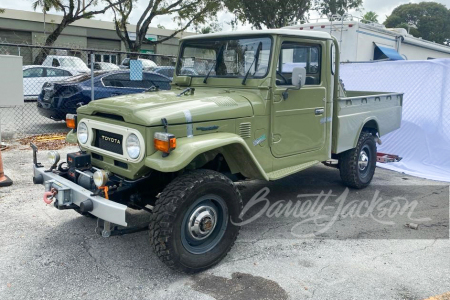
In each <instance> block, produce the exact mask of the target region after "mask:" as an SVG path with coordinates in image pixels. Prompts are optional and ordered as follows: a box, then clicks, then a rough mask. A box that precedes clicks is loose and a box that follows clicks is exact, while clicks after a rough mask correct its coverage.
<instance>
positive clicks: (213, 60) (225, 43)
mask: <svg viewBox="0 0 450 300" xmlns="http://www.w3.org/2000/svg"><path fill="white" fill-rule="evenodd" d="M271 46H272V39H271V38H269V37H252V38H233V39H229V38H227V39H217V40H211V39H195V40H187V41H185V42H184V43H183V46H182V47H183V48H182V52H181V53H182V54H181V55H180V58H179V61H178V67H177V75H188V74H186V73H187V72H184V71H183V70H186V69H190V70H193V71H194V72H192V73H194V74H195V75H194V76H206V75H208V73H209V77H232V78H242V77H244V76H245V75H246V74H247V72H248V73H249V74H248V77H249V78H252V77H253V78H262V77H265V76H266V74H267V72H268V69H269V60H270V56H271V55H270V51H271V48H272V47H271ZM257 50H259V53H258V55H256V54H257V53H256V52H257ZM210 71H211V72H210ZM189 75H191V74H189Z"/></svg>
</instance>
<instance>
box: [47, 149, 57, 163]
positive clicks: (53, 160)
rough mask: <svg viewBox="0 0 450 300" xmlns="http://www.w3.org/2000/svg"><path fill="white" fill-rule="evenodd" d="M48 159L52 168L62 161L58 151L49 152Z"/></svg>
mask: <svg viewBox="0 0 450 300" xmlns="http://www.w3.org/2000/svg"><path fill="white" fill-rule="evenodd" d="M47 159H48V162H49V163H50V164H51V165H52V166H54V165H56V164H57V163H58V162H59V159H60V156H59V153H58V151H54V150H52V151H49V152H48V153H47Z"/></svg>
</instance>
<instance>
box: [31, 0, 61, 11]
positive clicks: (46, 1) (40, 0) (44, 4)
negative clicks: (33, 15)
mask: <svg viewBox="0 0 450 300" xmlns="http://www.w3.org/2000/svg"><path fill="white" fill-rule="evenodd" d="M60 5H62V1H59V0H36V1H34V2H33V3H32V4H31V7H32V8H33V10H36V9H38V8H42V12H43V13H46V12H48V11H49V10H50V9H52V8H53V9H54V10H56V11H60V10H61V8H60Z"/></svg>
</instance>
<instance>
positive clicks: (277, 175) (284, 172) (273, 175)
mask: <svg viewBox="0 0 450 300" xmlns="http://www.w3.org/2000/svg"><path fill="white" fill-rule="evenodd" d="M318 163H319V161H318V160H313V161H310V162H307V163H304V164H301V165H296V166H292V167H287V168H284V169H281V170H278V171H273V172H270V173H268V174H267V177H269V180H277V179H281V178H283V177H286V176H289V175H292V174H294V173H297V172H300V171H303V170H305V169H308V168H309V167H312V166H314V165H317V164H318Z"/></svg>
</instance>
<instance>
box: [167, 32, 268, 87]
mask: <svg viewBox="0 0 450 300" xmlns="http://www.w3.org/2000/svg"><path fill="white" fill-rule="evenodd" d="M258 38H260V39H262V38H268V39H270V48H269V59H268V61H267V70H266V73H265V74H264V75H258V76H255V75H249V76H248V78H247V80H252V79H264V78H266V77H267V76H269V74H270V72H271V68H272V60H273V54H274V46H275V45H274V42H275V40H274V37H273V36H272V35H270V34H258V35H256V34H254V35H253V34H250V35H236V36H223V37H211V38H209V37H204V38H195V39H188V40H184V41H182V43H181V45H180V53H179V55H178V58H177V65H176V68H175V72H174V77H175V76H177V77H184V76H186V77H191V78H202V79H203V78H205V76H206V74H201V75H187V74H182V73H181V69H182V68H183V66H182V63H181V59H182V58H183V54H184V50H185V48H186V44H189V43H190V42H192V41H205V42H208V41H224V40H225V41H226V40H228V41H229V40H243V39H258ZM263 50H267V49H263ZM212 61H213V62H214V61H215V60H212ZM184 68H186V67H184ZM214 68H215V67H214ZM244 77H245V74H244V75H235V76H227V75H217V74H216V75H210V76H209V78H210V79H215V78H217V79H219V78H220V79H224V78H226V79H231V80H242V79H243V78H244Z"/></svg>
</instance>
